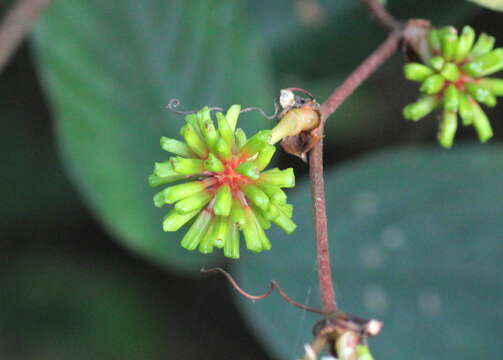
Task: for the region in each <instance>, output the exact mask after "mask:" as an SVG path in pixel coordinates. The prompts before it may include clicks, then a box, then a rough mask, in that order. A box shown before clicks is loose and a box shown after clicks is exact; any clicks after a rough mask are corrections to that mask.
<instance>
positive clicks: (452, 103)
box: [403, 26, 503, 148]
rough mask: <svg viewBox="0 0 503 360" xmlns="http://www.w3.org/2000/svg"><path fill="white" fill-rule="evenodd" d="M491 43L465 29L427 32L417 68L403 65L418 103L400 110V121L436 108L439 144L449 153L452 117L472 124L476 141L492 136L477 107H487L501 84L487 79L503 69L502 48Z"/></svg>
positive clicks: (501, 89) (453, 128) (453, 127)
mask: <svg viewBox="0 0 503 360" xmlns="http://www.w3.org/2000/svg"><path fill="white" fill-rule="evenodd" d="M494 42H495V39H494V37H492V36H489V35H487V34H484V33H482V34H481V35H480V36H479V37H478V39H475V32H474V30H473V29H472V28H471V27H470V26H465V27H464V28H463V31H462V32H461V34H460V35H458V33H457V31H456V29H455V28H453V27H451V26H448V27H444V28H440V29H432V30H429V31H428V33H427V39H426V40H425V41H424V42H423V44H422V45H423V46H420V47H419V49H418V55H419V56H420V57H421V59H422V61H423V62H424V63H423V64H420V63H416V62H413V63H408V64H406V65H405V67H404V72H405V77H406V78H407V79H409V80H412V81H417V82H421V87H420V91H421V92H422V96H421V98H420V99H419V100H418V101H417V102H415V103H412V104H409V105H407V106H406V107H405V108H404V110H403V115H404V117H405V118H406V119H409V120H413V121H417V120H419V119H421V118H423V117H424V116H426V115H428V114H429V113H430V112H432V111H433V110H434V109H436V108H438V107H442V108H443V110H442V115H441V117H440V126H439V131H438V136H437V137H438V141H439V143H440V144H441V145H442V146H444V147H446V148H450V147H451V146H452V144H453V141H454V136H455V134H456V130H457V123H458V121H457V117H458V114H459V115H460V117H461V119H462V122H463V125H465V126H468V125H473V127H474V128H475V130H476V131H477V133H478V136H479V139H480V141H481V142H486V141H487V140H489V139H490V138H491V137H492V135H493V132H492V128H491V124H490V123H489V120H488V118H487V116H486V114H485V113H484V111H483V110H482V108H481V107H480V105H479V103H481V104H484V105H486V106H489V107H492V106H495V105H496V96H502V95H503V80H502V79H496V78H488V77H486V76H487V75H491V74H493V73H495V72H497V71H500V70H501V69H503V48H498V49H493V46H494Z"/></svg>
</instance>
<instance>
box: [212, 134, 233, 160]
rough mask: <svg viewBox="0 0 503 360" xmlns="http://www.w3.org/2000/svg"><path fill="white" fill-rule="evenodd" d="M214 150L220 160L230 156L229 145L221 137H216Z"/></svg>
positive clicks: (228, 158)
mask: <svg viewBox="0 0 503 360" xmlns="http://www.w3.org/2000/svg"><path fill="white" fill-rule="evenodd" d="M215 152H216V153H217V155H218V156H219V157H220V158H221V159H222V160H226V161H228V160H230V159H231V158H232V149H231V145H229V144H228V143H227V141H225V140H224V139H223V138H220V139H218V141H217V143H216V145H215Z"/></svg>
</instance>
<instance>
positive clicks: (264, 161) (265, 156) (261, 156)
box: [254, 145, 276, 171]
mask: <svg viewBox="0 0 503 360" xmlns="http://www.w3.org/2000/svg"><path fill="white" fill-rule="evenodd" d="M275 152H276V147H275V146H273V145H266V146H264V147H263V148H262V150H260V152H259V153H258V155H257V158H256V159H255V161H254V162H255V166H256V167H257V169H259V170H260V171H262V170H264V169H265V168H266V167H267V165H269V163H270V162H271V159H272V157H273V156H274V153H275Z"/></svg>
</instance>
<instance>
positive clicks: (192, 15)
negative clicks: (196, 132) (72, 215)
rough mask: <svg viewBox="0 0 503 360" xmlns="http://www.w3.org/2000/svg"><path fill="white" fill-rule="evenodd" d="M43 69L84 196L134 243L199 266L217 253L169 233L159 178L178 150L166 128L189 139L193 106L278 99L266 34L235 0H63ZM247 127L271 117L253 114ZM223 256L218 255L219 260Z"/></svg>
mask: <svg viewBox="0 0 503 360" xmlns="http://www.w3.org/2000/svg"><path fill="white" fill-rule="evenodd" d="M35 35H36V36H35V49H36V54H37V55H38V68H39V71H40V74H41V76H42V80H43V82H44V84H45V86H46V88H47V90H48V94H49V100H50V102H51V103H52V107H53V110H54V114H55V117H56V120H57V124H56V126H57V135H58V137H59V143H60V146H61V151H62V154H63V158H64V161H65V164H66V165H67V167H68V170H69V173H70V175H71V177H72V179H73V180H74V182H75V183H76V184H77V185H78V188H79V189H80V191H81V193H82V195H83V196H84V198H85V200H86V201H87V203H88V204H89V205H90V206H91V208H92V209H93V210H95V211H96V214H97V216H98V217H99V218H100V219H101V220H102V221H103V223H104V224H105V225H106V227H107V228H108V229H109V230H110V231H112V232H113V233H114V234H115V235H116V236H117V238H118V240H120V241H121V242H122V243H123V244H124V245H126V246H127V247H128V248H130V249H133V250H135V251H137V252H139V253H140V254H142V255H145V256H147V257H149V258H151V259H154V260H155V261H157V262H160V263H163V264H169V265H171V266H172V267H173V268H177V269H184V270H190V269H195V268H198V267H200V266H201V265H202V264H203V263H208V262H211V257H208V256H205V257H203V256H199V255H197V254H193V253H188V252H187V251H186V250H183V249H182V248H181V247H180V245H179V240H180V238H181V236H182V234H183V231H181V232H177V233H175V234H171V233H168V234H165V233H162V231H161V221H162V216H163V213H165V212H167V210H163V211H159V210H157V209H155V208H154V206H153V204H152V195H153V194H154V193H155V191H154V190H151V189H149V188H148V186H147V176H148V174H149V173H150V172H151V170H152V168H153V164H154V161H161V160H163V159H166V158H167V157H168V155H167V154H166V153H163V152H162V151H161V150H160V148H159V138H160V137H161V135H166V136H170V137H175V138H178V137H179V134H178V131H179V128H180V127H181V125H182V123H183V119H182V117H181V116H177V115H173V114H170V113H168V112H167V110H166V109H165V106H166V104H167V102H168V100H169V99H170V98H173V97H177V98H180V99H181V101H182V103H183V105H184V106H186V107H187V108H190V109H192V108H200V107H203V106H204V105H206V104H212V105H219V106H227V105H229V104H231V103H242V104H244V105H250V106H264V107H266V108H267V107H268V106H271V105H270V99H271V98H272V97H271V96H269V95H270V94H271V93H270V91H269V88H268V86H267V85H266V84H267V80H268V74H267V70H266V67H265V65H264V57H263V56H260V53H261V51H260V49H261V48H260V44H259V42H258V41H257V38H256V36H255V35H254V33H253V31H251V30H250V27H249V26H248V25H247V22H246V19H245V17H244V15H243V12H242V10H241V8H240V5H239V4H238V3H236V2H233V1H221V2H218V3H217V2H212V3H210V2H205V1H181V0H180V1H161V0H155V1H154V0H153V1H134V0H123V1H106V2H103V1H99V0H91V1H83V0H78V1H71V2H70V1H54V2H53V3H52V6H51V7H50V8H49V10H48V12H47V14H46V15H45V16H44V18H43V19H42V22H41V24H39V26H38V28H37V30H36V34H35ZM242 123H243V124H242V126H243V127H244V128H245V129H247V130H249V131H256V130H257V129H259V128H263V127H265V126H266V125H265V122H264V120H262V119H261V118H260V116H258V115H256V113H250V114H247V115H245V116H244V120H243V121H242ZM214 260H215V259H214Z"/></svg>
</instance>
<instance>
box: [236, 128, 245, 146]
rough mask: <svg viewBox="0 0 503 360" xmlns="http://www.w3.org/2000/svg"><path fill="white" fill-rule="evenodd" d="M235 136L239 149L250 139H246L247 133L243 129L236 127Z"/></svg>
mask: <svg viewBox="0 0 503 360" xmlns="http://www.w3.org/2000/svg"><path fill="white" fill-rule="evenodd" d="M234 137H235V139H236V147H237V149H238V150H241V148H242V147H243V146H245V144H246V142H247V141H248V140H247V139H246V133H245V132H244V131H243V129H236V131H235V132H234Z"/></svg>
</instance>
